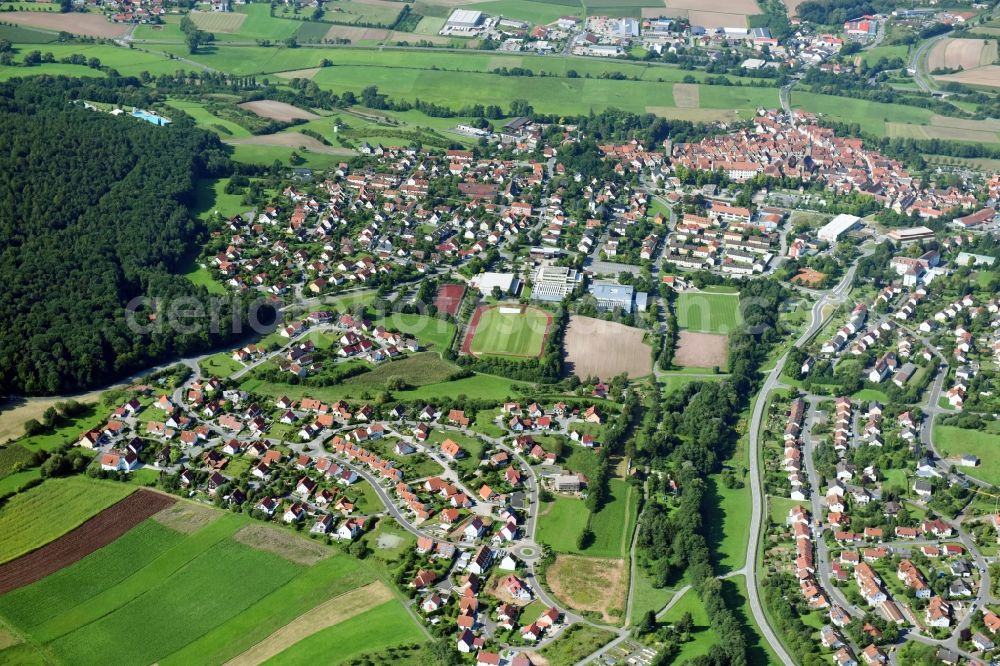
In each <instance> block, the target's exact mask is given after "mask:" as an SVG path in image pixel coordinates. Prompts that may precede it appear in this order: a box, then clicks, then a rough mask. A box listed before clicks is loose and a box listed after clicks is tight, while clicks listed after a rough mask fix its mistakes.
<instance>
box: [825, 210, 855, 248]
mask: <svg viewBox="0 0 1000 666" xmlns="http://www.w3.org/2000/svg"><path fill="white" fill-rule="evenodd" d="M859 222H861V218H860V217H858V216H857V215H848V214H846V213H841V214H840V215H838V216H837V217H835V218H833V219H832V220H830V221H829V222H827V223H826V224H825V225H824V226H823V228H822V229H820V230H819V232H818V233H817V234H816V235H817V236H818V237H819V239H820V240H824V241H827V242H828V243H836V242H837V239H838V238H840V237H841V236H843V235H844V234H846V233H847V232H848V231H850V230H851V229H853V228H854V227H856V226H858V223H859Z"/></svg>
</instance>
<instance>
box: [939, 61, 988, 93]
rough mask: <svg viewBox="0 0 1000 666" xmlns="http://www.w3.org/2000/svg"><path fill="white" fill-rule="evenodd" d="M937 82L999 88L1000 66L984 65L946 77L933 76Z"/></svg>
mask: <svg viewBox="0 0 1000 666" xmlns="http://www.w3.org/2000/svg"><path fill="white" fill-rule="evenodd" d="M934 78H935V79H937V80H938V81H954V82H956V83H965V84H967V85H970V86H989V87H993V88H1000V65H985V66H983V67H977V68H975V69H969V70H966V71H964V72H958V73H956V74H948V75H947V76H935V77H934Z"/></svg>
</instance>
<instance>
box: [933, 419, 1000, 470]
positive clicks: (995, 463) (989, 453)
mask: <svg viewBox="0 0 1000 666" xmlns="http://www.w3.org/2000/svg"><path fill="white" fill-rule="evenodd" d="M933 434H934V448H936V449H937V450H938V452H939V453H940V454H941V455H942V456H943V457H945V458H959V457H961V456H963V455H966V454H971V455H974V456H978V457H979V466H978V467H964V468H962V471H964V472H965V473H966V474H968V475H969V476H972V477H975V478H977V479H981V480H983V481H986V482H987V483H992V484H995V485H1000V435H997V434H994V433H991V432H984V431H981V430H966V429H965V428H956V427H954V426H943V425H935V426H934V433H933Z"/></svg>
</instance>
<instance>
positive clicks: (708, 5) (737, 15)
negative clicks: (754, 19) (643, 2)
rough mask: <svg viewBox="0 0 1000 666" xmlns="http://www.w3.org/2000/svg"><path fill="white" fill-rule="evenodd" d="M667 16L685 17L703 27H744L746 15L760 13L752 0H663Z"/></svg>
mask: <svg viewBox="0 0 1000 666" xmlns="http://www.w3.org/2000/svg"><path fill="white" fill-rule="evenodd" d="M663 4H664V6H665V7H666V9H667V11H666V12H664V13H665V14H666V15H667V16H678V17H681V18H687V19H688V20H689V21H691V25H698V26H702V27H704V28H719V27H723V28H745V27H747V16H753V15H755V14H760V13H761V12H760V7H759V6H758V5H757V3H756V2H755V1H754V0H707V1H706V2H701V1H699V0H663Z"/></svg>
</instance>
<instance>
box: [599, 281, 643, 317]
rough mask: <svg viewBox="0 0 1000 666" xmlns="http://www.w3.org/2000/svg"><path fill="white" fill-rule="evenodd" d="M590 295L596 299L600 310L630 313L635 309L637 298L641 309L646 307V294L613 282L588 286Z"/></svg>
mask: <svg viewBox="0 0 1000 666" xmlns="http://www.w3.org/2000/svg"><path fill="white" fill-rule="evenodd" d="M590 293H591V294H592V295H593V296H594V298H595V299H597V307H598V308H599V309H601V310H614V309H616V308H621V309H622V310H624V311H625V312H632V311H633V309H635V306H636V301H637V296H639V295H641V298H639V299H638V300H640V301H641V308H642V309H645V307H646V294H645V293H644V292H639V293H638V294H637V293H636V291H635V287H632V286H630V285H627V284H615V283H613V282H595V283H594V284H592V285H590Z"/></svg>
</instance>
